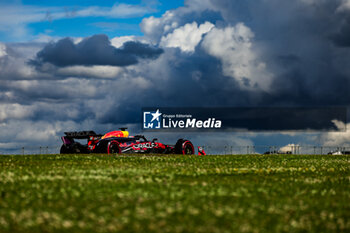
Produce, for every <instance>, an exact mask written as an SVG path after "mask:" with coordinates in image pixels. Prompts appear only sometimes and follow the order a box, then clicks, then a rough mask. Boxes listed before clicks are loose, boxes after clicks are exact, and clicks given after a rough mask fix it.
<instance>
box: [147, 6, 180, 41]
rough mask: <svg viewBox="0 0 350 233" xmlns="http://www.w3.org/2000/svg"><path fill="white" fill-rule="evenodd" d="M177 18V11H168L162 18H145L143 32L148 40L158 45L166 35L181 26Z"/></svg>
mask: <svg viewBox="0 0 350 233" xmlns="http://www.w3.org/2000/svg"><path fill="white" fill-rule="evenodd" d="M176 17H177V15H176V12H175V11H166V12H165V13H164V14H163V15H162V17H161V18H155V17H154V16H150V17H148V18H144V19H142V22H141V23H140V27H141V31H142V32H143V33H144V34H145V36H146V37H147V38H149V39H150V40H152V41H153V42H155V43H158V42H159V40H160V38H161V37H162V36H164V34H166V33H169V32H171V31H172V30H173V29H176V28H177V27H178V26H179V24H178V22H177V21H176Z"/></svg>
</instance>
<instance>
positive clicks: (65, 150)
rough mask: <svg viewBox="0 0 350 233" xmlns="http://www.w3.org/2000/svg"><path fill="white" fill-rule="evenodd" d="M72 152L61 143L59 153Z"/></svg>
mask: <svg viewBox="0 0 350 233" xmlns="http://www.w3.org/2000/svg"><path fill="white" fill-rule="evenodd" d="M69 153H72V152H71V150H70V149H69V148H68V146H67V145H65V144H63V145H62V146H61V149H60V154H69Z"/></svg>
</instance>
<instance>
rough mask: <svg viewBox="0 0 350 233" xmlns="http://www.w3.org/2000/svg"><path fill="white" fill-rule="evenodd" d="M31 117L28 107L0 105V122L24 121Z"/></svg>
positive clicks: (31, 113)
mask: <svg viewBox="0 0 350 233" xmlns="http://www.w3.org/2000/svg"><path fill="white" fill-rule="evenodd" d="M32 115H33V112H32V111H31V107H30V106H24V105H20V104H0V122H3V121H6V120H8V119H24V118H27V117H30V116H32Z"/></svg>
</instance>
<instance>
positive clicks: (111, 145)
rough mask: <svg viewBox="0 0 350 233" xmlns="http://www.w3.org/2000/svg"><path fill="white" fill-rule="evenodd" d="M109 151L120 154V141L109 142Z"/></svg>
mask: <svg viewBox="0 0 350 233" xmlns="http://www.w3.org/2000/svg"><path fill="white" fill-rule="evenodd" d="M107 153H108V154H120V153H121V150H120V147H119V142H117V141H115V140H113V141H110V142H108V145H107Z"/></svg>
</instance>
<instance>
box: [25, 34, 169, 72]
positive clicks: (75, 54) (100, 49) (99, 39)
mask: <svg viewBox="0 0 350 233" xmlns="http://www.w3.org/2000/svg"><path fill="white" fill-rule="evenodd" d="M162 53H163V50H162V49H160V48H154V47H151V46H150V45H147V44H143V43H141V42H134V41H129V42H126V43H125V44H124V45H123V47H122V48H115V47H113V46H112V45H111V43H110V41H109V39H108V37H107V36H106V35H94V36H92V37H89V38H86V39H84V40H83V41H81V42H79V43H78V44H74V42H73V41H72V39H70V38H65V39H62V40H59V41H58V42H56V43H49V44H48V45H46V46H45V47H44V48H43V49H42V50H41V51H40V52H38V53H37V56H36V58H35V60H32V61H31V62H30V63H31V64H33V65H36V66H40V65H42V64H43V63H45V62H48V63H51V64H53V65H56V66H59V67H65V66H74V65H85V66H91V65H111V66H128V65H133V64H137V63H138V59H139V58H143V59H155V58H158V57H159V55H160V54H162Z"/></svg>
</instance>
